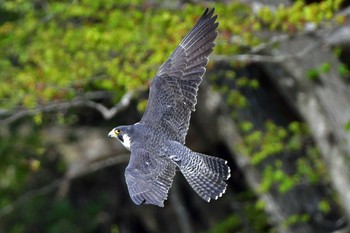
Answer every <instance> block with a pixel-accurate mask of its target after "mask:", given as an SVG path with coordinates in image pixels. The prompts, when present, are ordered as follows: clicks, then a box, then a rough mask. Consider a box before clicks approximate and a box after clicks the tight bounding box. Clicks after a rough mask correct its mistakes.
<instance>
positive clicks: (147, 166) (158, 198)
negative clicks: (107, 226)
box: [125, 146, 176, 207]
mask: <svg viewBox="0 0 350 233" xmlns="http://www.w3.org/2000/svg"><path fill="white" fill-rule="evenodd" d="M175 171H176V165H175V164H174V163H172V162H171V161H170V160H169V159H167V158H166V157H155V156H154V155H152V154H150V153H149V152H148V151H147V150H145V149H142V148H141V147H139V148H138V147H136V148H135V146H134V147H133V148H132V150H131V157H130V161H129V164H128V166H127V167H126V170H125V179H126V183H127V185H128V190H129V194H130V197H131V199H132V200H133V201H134V202H135V203H136V204H137V205H140V204H143V203H145V204H153V205H158V206H160V207H163V206H164V200H166V199H167V197H168V191H169V189H170V187H171V184H172V181H173V178H174V175H175Z"/></svg>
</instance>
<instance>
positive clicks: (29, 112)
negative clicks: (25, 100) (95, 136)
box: [0, 91, 137, 125]
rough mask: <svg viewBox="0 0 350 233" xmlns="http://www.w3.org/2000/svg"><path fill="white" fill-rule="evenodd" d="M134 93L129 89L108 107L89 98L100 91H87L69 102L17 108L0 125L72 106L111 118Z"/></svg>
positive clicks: (124, 106) (125, 104) (128, 101)
mask: <svg viewBox="0 0 350 233" xmlns="http://www.w3.org/2000/svg"><path fill="white" fill-rule="evenodd" d="M136 93H137V91H131V92H128V93H126V94H125V95H124V96H123V97H122V99H121V100H120V102H119V103H117V104H116V105H114V106H113V107H112V108H110V109H109V108H107V107H105V106H104V105H102V104H100V103H97V102H94V101H92V100H91V99H96V95H98V94H101V93H100V92H98V93H94V94H91V93H90V95H89V93H88V94H86V95H85V96H84V97H78V98H76V99H74V100H72V101H69V102H59V103H51V104H48V105H45V106H41V107H38V108H35V109H24V110H19V111H17V112H16V111H14V112H13V114H12V115H11V116H9V117H7V118H5V119H3V120H1V121H0V125H8V124H11V123H13V122H15V121H16V120H19V119H20V118H23V117H26V116H33V115H35V114H38V113H41V112H54V111H62V110H67V109H70V108H73V107H90V108H93V109H95V110H97V111H99V112H100V113H101V114H102V116H103V117H104V118H105V119H111V118H112V117H113V116H115V115H116V114H117V113H119V112H121V111H122V110H124V109H125V108H127V107H128V106H129V105H130V102H131V100H132V98H133V97H134V96H135V94H136ZM3 112H4V113H9V112H6V111H5V110H4V111H3Z"/></svg>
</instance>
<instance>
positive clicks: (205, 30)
mask: <svg viewBox="0 0 350 233" xmlns="http://www.w3.org/2000/svg"><path fill="white" fill-rule="evenodd" d="M213 14H214V9H212V10H210V11H209V9H206V10H205V12H204V13H203V15H202V16H201V17H200V19H199V20H198V22H197V23H196V25H195V26H194V27H193V28H192V30H191V31H190V32H189V33H188V34H187V35H186V36H185V37H184V38H183V40H182V41H181V42H180V44H179V45H178V46H177V48H176V49H175V51H174V52H173V53H172V54H171V55H170V57H169V59H168V60H167V61H166V62H164V63H163V64H162V65H161V66H160V68H159V70H158V72H157V74H156V76H155V77H154V79H153V81H152V84H151V86H150V94H149V100H148V104H147V108H146V111H145V114H144V115H143V117H142V120H141V122H147V123H148V124H150V125H152V124H153V125H154V126H161V127H162V128H163V129H164V131H165V132H166V135H167V136H169V138H170V139H172V140H176V141H179V142H181V143H185V137H186V134H187V130H188V127H189V121H190V117H191V112H192V111H195V105H196V104H197V92H198V86H199V84H200V83H201V81H202V77H203V75H204V73H205V71H206V69H205V66H206V65H207V63H208V61H209V59H208V56H209V55H210V53H211V52H212V51H213V49H214V46H215V43H214V41H215V38H216V37H217V30H216V29H217V27H218V23H217V22H215V21H216V19H217V16H216V15H215V16H213Z"/></svg>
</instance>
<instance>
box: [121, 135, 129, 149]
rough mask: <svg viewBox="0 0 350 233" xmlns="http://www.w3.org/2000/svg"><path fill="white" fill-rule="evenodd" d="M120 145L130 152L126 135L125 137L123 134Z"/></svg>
mask: <svg viewBox="0 0 350 233" xmlns="http://www.w3.org/2000/svg"><path fill="white" fill-rule="evenodd" d="M120 142H121V143H122V144H123V146H124V147H125V148H126V149H128V150H130V143H131V142H130V137H129V136H128V135H126V134H123V141H120Z"/></svg>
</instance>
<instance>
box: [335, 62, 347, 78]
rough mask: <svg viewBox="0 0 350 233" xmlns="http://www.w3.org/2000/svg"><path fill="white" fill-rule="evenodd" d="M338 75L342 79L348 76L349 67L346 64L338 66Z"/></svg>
mask: <svg viewBox="0 0 350 233" xmlns="http://www.w3.org/2000/svg"><path fill="white" fill-rule="evenodd" d="M338 73H339V74H340V76H342V77H348V76H349V75H350V70H349V67H348V66H347V65H346V64H340V65H339V66H338Z"/></svg>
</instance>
